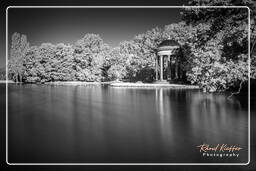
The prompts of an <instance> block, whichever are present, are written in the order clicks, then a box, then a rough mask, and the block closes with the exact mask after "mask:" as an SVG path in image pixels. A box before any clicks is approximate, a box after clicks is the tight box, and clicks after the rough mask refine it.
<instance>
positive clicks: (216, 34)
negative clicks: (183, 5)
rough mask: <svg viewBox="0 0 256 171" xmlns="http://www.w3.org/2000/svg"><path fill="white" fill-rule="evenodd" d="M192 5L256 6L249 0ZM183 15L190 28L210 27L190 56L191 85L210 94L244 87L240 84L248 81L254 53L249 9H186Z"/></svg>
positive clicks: (206, 1)
mask: <svg viewBox="0 0 256 171" xmlns="http://www.w3.org/2000/svg"><path fill="white" fill-rule="evenodd" d="M190 4H191V5H207V6H218V5H249V6H251V7H252V6H253V8H254V9H255V4H253V2H252V1H248V0H245V1H234V0H228V1H220V0H213V1H209V0H193V1H190ZM182 16H183V20H184V21H186V24H187V25H192V26H197V25H199V24H202V23H204V24H207V25H209V28H210V29H209V30H208V31H207V32H204V33H203V34H198V36H197V39H198V40H199V42H201V43H200V44H199V45H198V46H196V47H192V48H191V49H192V50H191V56H192V57H193V58H194V59H193V60H192V61H193V62H192V64H191V72H189V73H188V76H189V79H190V81H191V82H195V83H197V84H199V85H201V86H203V87H206V88H207V89H208V90H210V91H219V90H225V89H229V88H230V87H233V86H236V85H241V84H239V83H240V82H244V81H246V80H248V77H247V74H248V71H247V69H248V66H247V65H248V64H247V63H248V53H251V52H248V43H247V42H248V41H247V40H248V26H247V25H248V11H247V8H187V9H186V10H185V11H184V12H183V13H182ZM253 27H254V26H253ZM253 41H254V40H253ZM251 56H252V54H251ZM202 59H203V60H202ZM205 59H207V60H206V61H205ZM252 59H253V58H252ZM246 66H247V67H246ZM252 68H254V66H253V67H252ZM209 71H210V72H209ZM234 74H236V75H234ZM251 76H252V75H251Z"/></svg>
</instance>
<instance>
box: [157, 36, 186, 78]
mask: <svg viewBox="0 0 256 171" xmlns="http://www.w3.org/2000/svg"><path fill="white" fill-rule="evenodd" d="M179 51H180V45H179V44H178V43H177V42H176V41H174V40H165V41H163V42H162V43H161V44H160V45H159V46H158V49H157V56H156V65H155V71H156V80H159V81H161V82H163V81H166V80H168V81H170V80H173V79H175V80H178V79H181V78H182V77H183V72H184V71H183V69H182V67H181V59H180V56H179V54H178V52H179ZM158 76H159V77H158Z"/></svg>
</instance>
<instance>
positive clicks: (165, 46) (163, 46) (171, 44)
mask: <svg viewBox="0 0 256 171" xmlns="http://www.w3.org/2000/svg"><path fill="white" fill-rule="evenodd" d="M179 46H180V44H179V43H178V42H177V41H175V40H171V39H170V40H164V41H162V42H161V43H160V44H159V45H158V51H161V50H172V49H174V48H178V47H179Z"/></svg>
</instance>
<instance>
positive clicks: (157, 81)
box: [153, 80, 170, 84]
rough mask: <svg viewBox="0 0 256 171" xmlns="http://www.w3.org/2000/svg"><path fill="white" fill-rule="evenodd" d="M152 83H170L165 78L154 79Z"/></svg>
mask: <svg viewBox="0 0 256 171" xmlns="http://www.w3.org/2000/svg"><path fill="white" fill-rule="evenodd" d="M153 83H154V84H170V83H169V82H168V81H167V80H162V81H161V80H156V81H154V82H153Z"/></svg>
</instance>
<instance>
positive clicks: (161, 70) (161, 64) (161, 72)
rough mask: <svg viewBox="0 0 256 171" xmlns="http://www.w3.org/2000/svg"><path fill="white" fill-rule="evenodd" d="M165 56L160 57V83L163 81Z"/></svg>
mask: <svg viewBox="0 0 256 171" xmlns="http://www.w3.org/2000/svg"><path fill="white" fill-rule="evenodd" d="M163 62H164V61H163V55H161V56H160V81H163Z"/></svg>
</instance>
